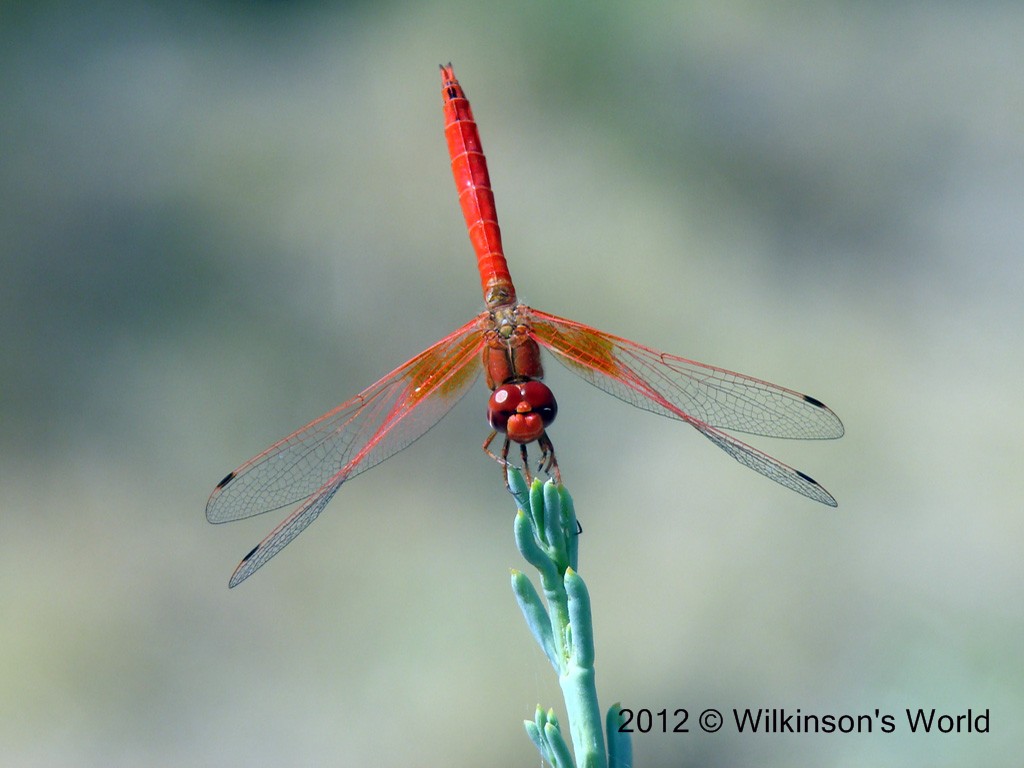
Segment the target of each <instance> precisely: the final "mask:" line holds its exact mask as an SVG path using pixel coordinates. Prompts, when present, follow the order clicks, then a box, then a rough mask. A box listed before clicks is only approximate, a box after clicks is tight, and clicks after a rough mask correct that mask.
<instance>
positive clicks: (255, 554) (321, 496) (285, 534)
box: [228, 481, 344, 587]
mask: <svg viewBox="0 0 1024 768" xmlns="http://www.w3.org/2000/svg"><path fill="white" fill-rule="evenodd" d="M342 482H344V481H342ZM339 488H341V482H339V483H335V484H334V485H330V486H328V487H327V488H325V489H324V490H323V492H321V493H318V494H316V495H315V496H312V497H310V498H309V499H307V500H306V502H305V503H304V504H303V505H302V506H301V507H299V508H298V509H296V510H295V511H294V512H292V513H291V514H290V515H288V517H286V518H285V519H284V520H283V521H282V522H281V524H280V525H279V526H277V528H275V529H274V530H273V531H271V532H270V533H269V534H268V535H267V537H266V538H265V539H263V541H261V542H260V543H259V544H257V545H256V546H255V547H253V548H252V551H250V552H249V554H247V555H246V556H245V557H243V558H242V562H240V563H239V564H238V566H237V567H236V568H235V572H234V573H232V574H231V578H230V579H229V580H228V587H237V586H238V585H239V584H241V583H242V582H243V581H245V580H246V579H248V578H249V577H250V576H252V575H253V574H254V573H256V571H258V570H259V569H260V568H262V567H263V566H264V564H265V563H266V562H267V561H268V560H270V558H272V557H273V556H274V555H276V554H277V553H278V552H280V551H281V550H282V549H284V548H285V547H287V546H288V544H289V543H290V542H291V540H292V539H294V538H295V537H296V536H298V535H299V534H300V533H302V532H303V531H304V530H306V528H307V527H308V526H309V524H310V523H312V522H313V521H314V520H316V519H317V518H318V517H319V516H320V513H321V512H323V511H324V507H326V506H327V502H329V501H330V500H331V499H332V498H334V494H335V493H337V492H338V489H339Z"/></svg>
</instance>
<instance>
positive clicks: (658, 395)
mask: <svg viewBox="0 0 1024 768" xmlns="http://www.w3.org/2000/svg"><path fill="white" fill-rule="evenodd" d="M530 317H531V323H532V328H533V335H534V338H536V340H537V341H538V342H539V343H540V344H541V345H543V346H544V347H546V348H547V349H548V350H549V351H550V352H551V353H552V354H554V356H555V358H556V359H557V360H558V361H559V362H561V363H562V364H563V365H565V366H566V367H567V368H568V369H569V370H570V371H572V372H573V373H575V374H576V375H578V376H580V377H581V378H583V379H585V380H586V381H588V382H590V383H591V384H593V385H594V386H596V387H598V388H599V389H603V390H604V391H605V392H608V393H609V394H612V395H614V396H615V397H618V398H619V399H621V400H624V401H626V402H627V403H630V404H631V405H635V406H636V407H638V408H643V409H644V410H647V411H651V412H653V413H658V414H661V415H663V416H669V417H671V418H674V419H679V420H681V421H685V422H686V423H688V424H690V425H691V426H693V427H694V428H695V429H697V430H698V431H699V432H700V433H701V434H703V435H704V436H705V437H707V438H708V439H709V440H711V442H713V443H714V444H715V445H717V446H718V447H719V448H721V449H722V450H724V451H725V452H726V453H728V454H729V455H730V456H732V457H733V458H734V459H736V460H737V461H739V462H740V463H741V464H743V465H744V466H747V467H750V468H751V469H753V470H755V471H757V472H760V473H761V474H762V475H765V476H766V477H769V478H771V479H772V480H774V481H775V482H777V483H781V484H782V485H784V486H786V487H787V488H790V489H792V490H794V491H796V492H797V493H802V494H803V495H805V496H808V497H809V498H812V499H815V500H816V501H820V502H822V503H823V504H828V505H830V506H835V505H836V502H835V499H833V498H832V496H831V495H830V494H829V493H828V492H827V491H826V490H825V489H824V488H822V487H821V486H820V485H818V484H817V483H816V482H815V481H814V480H813V479H811V478H810V477H808V476H807V475H805V474H803V473H802V472H799V471H798V470H795V469H793V468H792V467H790V466H787V465H786V464H783V463H782V462H780V461H778V460H776V459H774V458H772V457H771V456H769V455H767V454H765V453H762V452H761V451H758V450H757V449H755V448H752V447H751V446H749V445H747V444H746V443H744V442H742V441H740V440H737V439H736V438H734V437H732V436H731V435H728V434H726V433H725V432H723V431H721V430H723V429H731V430H736V431H739V432H748V433H751V434H757V435H765V436H768V437H784V438H798V439H828V438H837V437H841V436H842V434H843V424H842V422H841V421H840V420H839V417H838V416H836V415H835V414H834V413H833V412H832V411H831V410H829V409H828V408H827V407H826V406H825V405H824V404H823V403H822V402H820V401H819V400H816V399H815V398H813V397H810V396H808V395H803V394H800V393H799V392H794V391H793V390H791V389H786V388H785V387H780V386H778V385H776V384H771V383H769V382H767V381H762V380H761V379H755V378H752V377H750V376H744V375H743V374H741V373H735V372H733V371H727V370H725V369H724V368H716V367H714V366H710V365H705V364H703V363H698V362H696V361H694V360H687V359H686V358H683V357H677V356H676V355H669V354H666V353H664V352H659V351H657V350H655V349H651V348H650V347H645V346H643V345H641V344H637V343H636V342H633V341H629V340H628V339H623V338H621V337H619V336H613V335H612V334H609V333H604V332H603V331H599V330H597V329H595V328H591V327H590V326H587V325H583V324H581V323H576V322H573V321H572V320H565V319H563V318H560V317H556V316H554V315H549V314H547V313H545V312H539V311H537V310H534V309H531V310H530Z"/></svg>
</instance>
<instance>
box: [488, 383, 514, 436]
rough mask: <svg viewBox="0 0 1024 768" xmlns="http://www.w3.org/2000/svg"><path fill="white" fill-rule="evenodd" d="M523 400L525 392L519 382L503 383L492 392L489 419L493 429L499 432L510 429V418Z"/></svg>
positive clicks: (489, 400)
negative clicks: (520, 388)
mask: <svg viewBox="0 0 1024 768" xmlns="http://www.w3.org/2000/svg"><path fill="white" fill-rule="evenodd" d="M521 402H523V394H522V392H520V391H519V385H518V384H502V385H501V386H500V387H498V388H497V389H495V390H494V391H493V392H491V397H490V398H489V399H488V401H487V421H488V423H490V425H491V429H496V430H498V431H499V432H507V431H508V420H509V419H510V418H511V417H512V416H514V415H515V414H516V409H517V408H518V407H519V404H520V403H521Z"/></svg>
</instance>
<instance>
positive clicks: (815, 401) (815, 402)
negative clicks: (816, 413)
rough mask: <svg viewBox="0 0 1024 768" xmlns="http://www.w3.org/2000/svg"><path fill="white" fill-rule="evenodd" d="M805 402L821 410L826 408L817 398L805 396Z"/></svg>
mask: <svg viewBox="0 0 1024 768" xmlns="http://www.w3.org/2000/svg"><path fill="white" fill-rule="evenodd" d="M804 400H805V401H807V402H808V403H810V404H811V405H816V406H818V407H819V408H825V407H826V406H825V404H824V403H823V402H821V400H819V399H818V398H816V397H811V396H810V395H804Z"/></svg>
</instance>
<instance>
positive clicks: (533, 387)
mask: <svg viewBox="0 0 1024 768" xmlns="http://www.w3.org/2000/svg"><path fill="white" fill-rule="evenodd" d="M519 391H520V393H521V394H522V398H523V400H525V401H526V402H528V403H529V404H530V410H531V411H532V412H533V413H536V414H537V415H538V416H540V420H541V421H542V422H543V423H544V426H545V427H546V426H549V425H550V424H551V422H553V421H554V420H555V416H556V415H558V403H556V402H555V395H554V393H553V392H552V391H551V390H550V389H549V388H548V385H547V384H543V383H542V382H539V381H527V382H524V383H523V384H520V385H519Z"/></svg>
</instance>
